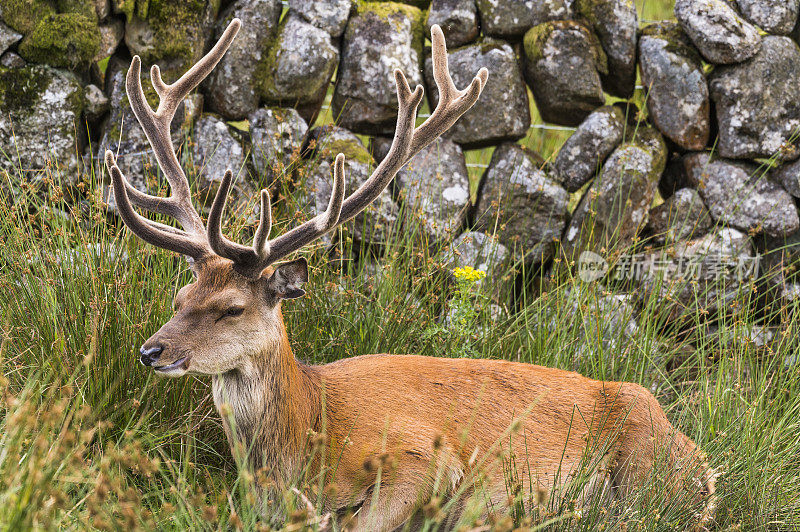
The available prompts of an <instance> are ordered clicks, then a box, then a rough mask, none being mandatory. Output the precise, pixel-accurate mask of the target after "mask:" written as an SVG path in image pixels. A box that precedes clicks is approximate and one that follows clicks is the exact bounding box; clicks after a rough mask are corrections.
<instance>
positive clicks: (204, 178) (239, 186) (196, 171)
mask: <svg viewBox="0 0 800 532" xmlns="http://www.w3.org/2000/svg"><path fill="white" fill-rule="evenodd" d="M192 138H193V140H194V142H193V143H192V145H191V146H192V149H191V156H192V160H191V164H190V168H189V169H188V170H189V172H188V175H189V176H190V178H193V180H194V182H195V183H196V189H197V195H196V201H195V205H196V206H197V207H198V208H199V209H201V210H202V211H207V210H209V209H210V208H211V203H212V202H213V201H214V197H215V196H216V194H217V190H218V189H219V185H220V184H221V183H222V177H223V176H224V175H225V171H226V170H229V169H230V170H232V171H233V175H234V177H235V178H236V179H235V180H234V184H233V186H232V187H231V192H230V195H229V196H228V202H227V203H226V204H225V212H226V213H228V214H237V215H241V214H243V212H244V209H245V208H246V207H247V204H248V202H250V201H254V200H255V198H256V190H255V188H254V187H253V186H252V185H251V184H250V183H249V182H248V179H247V172H243V171H242V169H243V167H244V160H245V159H244V150H243V149H242V145H241V144H239V142H238V141H237V140H236V139H235V138H234V137H233V135H231V131H230V129H229V128H228V125H227V124H225V122H224V121H223V120H222V119H220V118H219V117H218V116H216V115H212V114H207V115H203V116H201V117H200V118H199V119H198V120H197V122H196V123H195V125H194V130H193V131H192Z"/></svg>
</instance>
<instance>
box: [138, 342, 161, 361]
mask: <svg viewBox="0 0 800 532" xmlns="http://www.w3.org/2000/svg"><path fill="white" fill-rule="evenodd" d="M162 351H164V348H163V347H162V346H160V345H157V346H155V347H150V348H148V349H145V348H144V346H142V347H141V348H139V353H140V354H141V356H140V357H139V362H141V363H142V365H143V366H152V365H153V362H155V361H156V360H158V356H159V355H160V354H161V352H162Z"/></svg>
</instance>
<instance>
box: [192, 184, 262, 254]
mask: <svg viewBox="0 0 800 532" xmlns="http://www.w3.org/2000/svg"><path fill="white" fill-rule="evenodd" d="M232 183H233V172H232V171H231V170H227V171H226V172H225V175H224V176H223V177H222V183H220V185H219V189H217V195H216V196H214V203H212V204H211V210H210V211H209V213H208V223H207V224H206V235H207V238H208V245H209V246H211V249H212V251H214V253H216V254H217V255H219V256H220V257H225V258H226V259H230V260H232V261H233V262H234V263H236V264H237V265H241V266H242V267H249V265H251V264H253V263H254V262H256V261H257V260H258V255H256V252H255V250H254V249H253V248H251V247H247V246H243V245H241V244H237V243H236V242H232V241H231V240H228V239H227V238H226V237H225V235H223V234H222V214H223V213H224V212H225V203H226V202H227V201H228V194H229V193H230V190H231V184H232ZM262 199H263V196H262ZM271 218H272V216H271V214H269V215H265V214H264V211H263V210H262V212H261V223H259V231H262V229H263V223H264V220H265V219H268V220H270V222H271ZM257 232H258V231H257ZM262 232H263V231H262Z"/></svg>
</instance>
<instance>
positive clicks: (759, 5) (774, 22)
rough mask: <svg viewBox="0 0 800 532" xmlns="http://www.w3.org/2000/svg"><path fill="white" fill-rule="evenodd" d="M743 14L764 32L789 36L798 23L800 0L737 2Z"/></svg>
mask: <svg viewBox="0 0 800 532" xmlns="http://www.w3.org/2000/svg"><path fill="white" fill-rule="evenodd" d="M736 3H737V4H738V5H739V10H740V11H741V12H742V14H743V15H744V16H745V18H747V20H749V21H750V22H752V23H753V24H755V25H756V26H759V27H760V28H761V29H762V30H764V31H766V32H769V33H778V34H780V35H788V34H789V33H790V32H791V31H792V28H794V25H795V23H796V22H797V12H798V9H799V8H800V0H737V1H736Z"/></svg>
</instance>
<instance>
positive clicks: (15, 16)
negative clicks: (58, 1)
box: [0, 0, 56, 35]
mask: <svg viewBox="0 0 800 532" xmlns="http://www.w3.org/2000/svg"><path fill="white" fill-rule="evenodd" d="M0 13H2V14H3V21H4V22H5V23H6V24H8V25H9V26H10V27H11V28H13V29H14V30H16V31H18V32H20V33H22V34H23V35H25V34H28V33H30V32H31V31H33V29H34V28H36V26H37V24H38V23H39V21H41V20H42V19H43V18H45V17H47V16H50V15H54V14H55V13H56V8H55V6H54V5H53V4H52V2H48V1H47V0H0Z"/></svg>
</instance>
